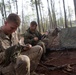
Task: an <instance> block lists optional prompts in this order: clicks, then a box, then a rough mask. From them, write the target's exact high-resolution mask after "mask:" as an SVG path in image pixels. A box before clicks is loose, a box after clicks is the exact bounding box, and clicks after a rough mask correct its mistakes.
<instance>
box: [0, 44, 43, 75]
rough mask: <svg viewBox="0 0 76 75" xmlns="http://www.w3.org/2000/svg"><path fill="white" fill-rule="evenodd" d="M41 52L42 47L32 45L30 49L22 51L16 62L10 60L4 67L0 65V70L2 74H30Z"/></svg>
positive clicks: (34, 68) (35, 66)
mask: <svg viewBox="0 0 76 75" xmlns="http://www.w3.org/2000/svg"><path fill="white" fill-rule="evenodd" d="M42 54H43V49H42V47H41V46H38V45H37V46H34V47H32V48H31V49H30V50H28V51H25V52H22V53H21V55H19V56H18V58H17V59H16V63H12V62H11V63H10V64H9V65H8V66H6V67H2V66H0V70H1V71H2V73H3V75H30V72H33V71H35V70H36V68H37V65H38V63H39V61H40V58H41V56H42ZM0 56H2V54H1V55H0ZM2 57H4V53H3V56H2ZM0 60H1V59H0ZM2 60H3V59H2Z"/></svg>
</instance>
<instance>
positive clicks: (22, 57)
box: [16, 55, 30, 64]
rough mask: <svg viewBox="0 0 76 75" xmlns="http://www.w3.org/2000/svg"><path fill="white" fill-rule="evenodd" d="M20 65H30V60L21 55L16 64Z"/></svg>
mask: <svg viewBox="0 0 76 75" xmlns="http://www.w3.org/2000/svg"><path fill="white" fill-rule="evenodd" d="M19 63H25V64H28V63H30V59H29V57H28V56H26V55H20V56H18V58H17V60H16V64H19Z"/></svg>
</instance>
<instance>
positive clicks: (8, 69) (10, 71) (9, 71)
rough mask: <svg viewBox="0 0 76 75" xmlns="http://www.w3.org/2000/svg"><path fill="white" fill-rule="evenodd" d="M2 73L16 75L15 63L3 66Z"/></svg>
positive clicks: (3, 74)
mask: <svg viewBox="0 0 76 75" xmlns="http://www.w3.org/2000/svg"><path fill="white" fill-rule="evenodd" d="M2 75H16V73H15V69H14V64H13V63H10V64H9V65H8V66H6V67H3V68H2Z"/></svg>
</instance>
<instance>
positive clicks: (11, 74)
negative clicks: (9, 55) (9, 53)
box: [2, 55, 30, 75]
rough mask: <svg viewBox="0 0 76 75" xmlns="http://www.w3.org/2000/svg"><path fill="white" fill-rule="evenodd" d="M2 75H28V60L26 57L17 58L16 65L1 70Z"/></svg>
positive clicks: (12, 64) (11, 64)
mask: <svg viewBox="0 0 76 75" xmlns="http://www.w3.org/2000/svg"><path fill="white" fill-rule="evenodd" d="M2 74H3V75H30V59H29V57H28V56H26V55H20V56H18V58H17V60H16V63H10V64H9V65H8V66H6V67H3V68H2Z"/></svg>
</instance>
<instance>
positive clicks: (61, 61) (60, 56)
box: [36, 50, 76, 75]
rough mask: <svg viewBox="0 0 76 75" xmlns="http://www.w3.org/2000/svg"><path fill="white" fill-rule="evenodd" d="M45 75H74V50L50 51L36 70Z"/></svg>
mask: <svg viewBox="0 0 76 75" xmlns="http://www.w3.org/2000/svg"><path fill="white" fill-rule="evenodd" d="M36 72H38V73H42V74H45V75H76V50H65V51H61V50H60V51H52V52H50V53H49V55H48V56H47V60H46V61H41V63H40V64H39V65H38V68H37V70H36Z"/></svg>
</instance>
